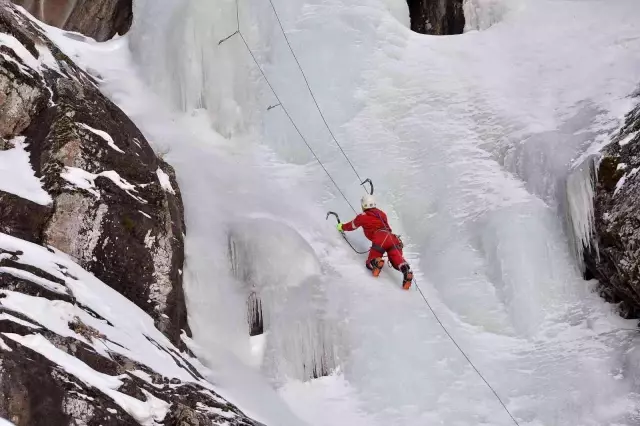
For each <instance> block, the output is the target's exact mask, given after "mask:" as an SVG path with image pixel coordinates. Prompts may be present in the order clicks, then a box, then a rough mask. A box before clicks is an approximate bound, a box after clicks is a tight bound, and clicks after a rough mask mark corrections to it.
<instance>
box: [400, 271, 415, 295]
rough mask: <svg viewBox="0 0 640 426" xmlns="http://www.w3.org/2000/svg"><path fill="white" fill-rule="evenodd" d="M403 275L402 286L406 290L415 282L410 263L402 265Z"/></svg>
mask: <svg viewBox="0 0 640 426" xmlns="http://www.w3.org/2000/svg"><path fill="white" fill-rule="evenodd" d="M400 270H401V271H402V275H403V280H402V288H403V289H405V290H409V289H410V288H411V284H412V283H413V272H411V269H410V268H409V265H402V267H401V268H400Z"/></svg>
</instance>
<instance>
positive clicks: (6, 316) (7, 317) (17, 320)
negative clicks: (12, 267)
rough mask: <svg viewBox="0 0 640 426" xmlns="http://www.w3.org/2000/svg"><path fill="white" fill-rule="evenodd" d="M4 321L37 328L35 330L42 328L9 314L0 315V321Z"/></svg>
mask: <svg viewBox="0 0 640 426" xmlns="http://www.w3.org/2000/svg"><path fill="white" fill-rule="evenodd" d="M0 272H2V271H0ZM3 320H6V321H11V322H15V323H16V324H20V325H23V326H25V327H29V328H35V329H38V328H40V327H38V326H37V325H35V324H33V323H30V322H29V321H25V320H21V319H20V318H16V317H14V316H13V315H10V314H7V313H6V312H3V313H0V321H3Z"/></svg>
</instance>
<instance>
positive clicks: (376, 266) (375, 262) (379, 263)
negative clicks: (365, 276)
mask: <svg viewBox="0 0 640 426" xmlns="http://www.w3.org/2000/svg"><path fill="white" fill-rule="evenodd" d="M383 267H384V259H382V258H380V257H378V258H376V259H372V260H371V262H369V269H371V273H372V274H373V276H374V277H378V276H379V275H380V272H382V268H383Z"/></svg>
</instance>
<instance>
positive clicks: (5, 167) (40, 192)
mask: <svg viewBox="0 0 640 426" xmlns="http://www.w3.org/2000/svg"><path fill="white" fill-rule="evenodd" d="M25 139H26V138H25V137H24V136H19V137H17V138H14V139H12V140H11V141H10V143H11V144H12V145H13V148H12V149H8V150H6V151H0V190H1V191H4V192H8V193H10V194H14V195H17V196H18V197H21V198H24V199H27V200H30V201H33V202H34V203H37V204H40V205H43V206H46V205H50V204H51V203H53V199H52V198H51V196H50V195H49V194H48V193H47V192H46V191H45V190H44V189H43V188H42V181H41V180H40V179H38V178H37V177H36V175H35V172H34V170H33V168H32V167H31V162H30V161H29V153H28V152H27V151H26V147H27V144H26V143H25V142H24V141H25Z"/></svg>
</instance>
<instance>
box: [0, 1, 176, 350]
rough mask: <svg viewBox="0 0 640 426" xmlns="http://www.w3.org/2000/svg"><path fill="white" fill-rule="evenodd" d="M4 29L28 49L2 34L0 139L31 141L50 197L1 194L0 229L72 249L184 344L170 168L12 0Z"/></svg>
mask: <svg viewBox="0 0 640 426" xmlns="http://www.w3.org/2000/svg"><path fill="white" fill-rule="evenodd" d="M0 4H2V3H0ZM0 32H2V33H5V34H10V37H12V38H13V40H15V42H12V43H14V44H15V43H18V45H19V46H24V50H21V49H19V48H16V50H18V52H16V51H14V50H12V48H10V47H9V45H7V44H4V45H3V42H2V41H1V40H0V90H1V91H2V93H4V94H5V95H4V96H3V97H2V98H0V111H2V114H1V117H2V119H0V136H1V137H3V138H4V139H5V140H8V141H9V143H12V142H11V141H14V143H15V144H19V145H20V146H24V147H25V149H26V151H27V152H28V153H29V156H30V165H31V168H32V169H33V171H34V172H35V176H36V177H38V178H40V179H41V181H42V186H43V189H44V191H46V193H47V194H48V195H49V196H50V197H51V200H52V203H48V204H47V205H39V204H37V203H34V202H33V201H32V200H30V199H25V198H24V197H19V196H18V195H17V194H15V193H11V191H0V199H1V200H2V201H3V202H2V207H0V230H2V232H4V233H7V234H9V235H13V236H17V237H20V238H23V239H26V240H27V241H31V242H34V243H38V244H46V245H51V246H53V247H56V248H57V249H58V250H61V251H63V252H65V253H67V254H68V255H70V256H72V257H73V258H74V259H75V260H76V261H77V262H78V263H79V264H80V265H81V266H82V267H84V268H85V269H87V270H88V271H90V272H92V273H94V274H95V275H96V276H97V277H98V278H99V279H101V280H102V281H104V282H105V283H107V284H108V285H110V286H112V287H113V288H114V289H115V290H117V291H118V292H120V293H121V294H123V295H124V296H125V297H127V298H128V299H129V300H131V301H132V302H134V303H135V304H136V305H138V306H139V307H140V308H142V309H143V310H144V311H145V312H147V313H149V314H150V315H151V316H152V317H153V318H155V319H156V325H157V327H158V328H159V329H160V330H161V331H163V332H165V333H166V334H167V335H168V336H170V338H171V340H172V342H173V343H174V344H176V345H179V346H181V345H182V342H181V339H180V335H181V333H182V330H185V331H187V333H188V327H187V318H186V308H185V303H184V297H183V292H182V277H181V269H182V265H183V261H184V259H183V256H184V241H183V235H184V233H185V229H184V222H183V210H182V201H181V198H180V192H179V189H178V186H177V183H176V180H175V176H174V172H173V170H172V168H171V166H169V165H168V164H166V163H165V162H163V161H161V160H160V159H158V158H157V157H156V155H155V154H154V152H153V150H152V149H151V148H150V146H149V144H148V143H147V142H146V140H145V139H144V136H143V135H142V134H141V133H140V131H139V130H138V129H137V128H136V127H135V125H134V124H133V123H132V122H131V120H129V119H128V118H127V117H126V115H125V114H124V113H123V112H122V111H120V110H119V109H118V108H117V107H116V106H115V105H113V104H112V103H111V102H110V101H109V100H108V99H106V98H105V97H104V96H103V95H102V94H101V93H100V91H99V90H98V88H97V87H96V85H95V82H94V81H93V80H92V79H91V77H89V76H88V75H87V74H86V73H84V72H83V71H82V70H80V69H79V68H78V67H76V66H75V65H74V64H73V62H71V61H70V60H69V59H68V58H66V57H65V56H64V55H63V54H62V53H61V52H60V51H59V50H58V49H57V48H56V47H55V46H54V45H53V44H52V43H51V42H49V41H48V39H46V37H45V36H44V35H43V34H42V33H41V32H40V31H39V30H38V29H37V28H36V27H35V26H34V25H33V24H32V23H31V22H30V21H29V20H28V19H27V18H25V17H23V16H22V15H20V14H19V12H17V11H15V10H14V9H13V8H9V7H8V5H7V4H6V3H5V7H3V8H2V10H0ZM13 149H14V150H15V149H18V148H17V147H14V148H13ZM5 152H9V151H7V150H5Z"/></svg>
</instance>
